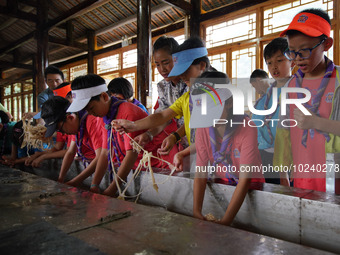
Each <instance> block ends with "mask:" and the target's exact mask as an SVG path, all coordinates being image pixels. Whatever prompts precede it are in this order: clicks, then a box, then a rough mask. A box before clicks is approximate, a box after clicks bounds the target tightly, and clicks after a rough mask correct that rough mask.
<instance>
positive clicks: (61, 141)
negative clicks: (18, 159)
mask: <svg viewBox="0 0 340 255" xmlns="http://www.w3.org/2000/svg"><path fill="white" fill-rule="evenodd" d="M53 94H54V96H60V97H63V98H66V99H67V100H68V101H70V102H72V91H71V84H70V83H68V82H63V83H62V84H60V85H59V86H58V87H57V88H55V89H54V90H53ZM34 118H38V119H40V118H41V112H39V113H38V114H37V115H36V116H34ZM68 137H69V136H68V135H67V134H62V133H61V132H57V137H56V143H55V145H54V146H53V148H52V149H50V150H44V151H37V152H35V153H34V154H33V155H31V156H30V157H27V159H26V160H25V164H26V165H27V166H28V165H32V166H33V167H39V166H40V163H41V162H42V161H43V160H46V159H52V158H63V157H64V156H65V153H66V151H67V150H66V149H64V147H65V144H67V147H68V146H69V145H70V142H71V140H70V139H71V138H70V139H68Z"/></svg>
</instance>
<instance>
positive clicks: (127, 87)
mask: <svg viewBox="0 0 340 255" xmlns="http://www.w3.org/2000/svg"><path fill="white" fill-rule="evenodd" d="M107 88H108V90H109V93H110V95H111V96H114V97H116V98H119V99H125V100H126V101H128V102H130V103H133V104H134V105H137V106H138V107H140V108H141V109H142V110H143V111H144V112H146V113H147V114H148V115H149V112H148V110H147V109H146V108H145V106H144V105H142V103H141V102H139V101H138V100H137V99H136V98H133V88H132V85H131V83H130V82H129V81H128V80H127V79H125V78H123V77H118V78H115V79H113V80H112V81H110V83H109V85H108V86H107Z"/></svg>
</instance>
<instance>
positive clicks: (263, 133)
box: [251, 87, 281, 150]
mask: <svg viewBox="0 0 340 255" xmlns="http://www.w3.org/2000/svg"><path fill="white" fill-rule="evenodd" d="M274 88H275V87H274ZM269 89H270V88H268V89H267V91H266V94H265V95H264V96H263V97H262V98H261V99H260V100H259V102H258V103H257V105H256V109H257V110H264V105H265V102H266V99H267V93H268V91H269ZM280 95H281V88H277V100H278V101H277V102H278V106H277V109H276V111H275V113H274V115H273V116H272V117H271V120H270V119H268V120H267V121H265V117H266V115H256V114H253V115H252V118H251V119H252V120H253V121H254V120H256V119H257V120H262V121H264V122H268V125H269V128H270V131H271V133H272V135H273V141H272V142H271V140H270V136H269V133H268V129H267V127H266V126H265V125H263V126H262V127H260V126H261V125H262V122H260V121H254V124H255V125H256V126H258V127H257V142H258V148H259V150H264V149H269V148H274V141H275V135H276V126H277V124H278V119H279V113H280ZM272 103H273V95H270V99H269V102H268V107H267V109H270V108H271V106H272Z"/></svg>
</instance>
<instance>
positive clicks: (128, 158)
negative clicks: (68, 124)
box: [67, 74, 169, 196]
mask: <svg viewBox="0 0 340 255" xmlns="http://www.w3.org/2000/svg"><path fill="white" fill-rule="evenodd" d="M71 87H72V94H73V102H72V104H71V106H70V107H69V108H68V110H67V111H68V112H74V111H79V110H82V109H86V110H87V111H88V113H89V114H91V115H94V116H97V117H101V118H103V121H104V123H105V128H106V129H105V128H104V123H103V124H102V137H103V138H102V139H103V140H102V141H103V150H102V153H101V156H100V160H99V161H98V165H97V167H96V170H95V174H94V177H93V180H92V184H91V190H92V191H93V192H99V187H98V186H99V183H100V181H101V179H102V178H103V176H104V174H105V171H106V169H107V163H108V160H107V155H108V150H109V151H111V148H112V151H114V154H115V155H114V156H111V155H110V157H111V158H110V165H111V163H112V162H111V160H112V161H116V162H118V164H120V166H119V169H118V173H117V174H118V176H119V177H120V179H123V180H124V179H126V177H127V176H128V174H129V172H130V171H131V169H132V168H136V167H137V166H138V163H139V160H140V159H141V156H142V155H141V154H139V155H138V153H137V152H135V151H133V147H132V145H131V144H130V138H129V137H128V136H127V134H123V135H120V134H118V133H117V132H116V131H114V129H112V130H111V126H110V123H111V121H112V120H114V119H115V118H120V119H127V120H131V121H136V120H138V119H141V118H144V117H146V116H147V114H146V113H145V112H144V111H143V110H142V109H141V108H139V107H138V106H136V105H134V104H131V103H128V102H126V101H125V100H119V99H117V98H115V97H110V96H109V95H108V94H107V93H106V92H107V86H106V84H105V80H104V79H103V78H101V77H100V76H98V75H96V74H88V75H84V76H79V77H77V78H76V79H74V81H73V82H72V85H71ZM101 123H102V122H101ZM140 133H141V132H134V133H130V134H128V135H129V136H130V137H132V138H134V137H135V136H136V135H138V134H140ZM111 138H112V139H111ZM158 147H160V144H155V143H153V142H150V143H149V144H147V145H146V146H145V149H146V150H147V151H149V152H152V154H153V155H157V148H158ZM168 161H169V160H168ZM151 165H152V166H154V167H163V168H164V166H165V165H164V163H162V162H160V161H158V160H155V159H152V160H151ZM119 182H120V180H119ZM117 185H119V183H118V184H117V183H116V182H115V181H113V182H112V183H111V185H110V186H109V187H108V188H107V189H106V190H105V191H104V192H103V194H105V195H109V196H115V194H116V191H117Z"/></svg>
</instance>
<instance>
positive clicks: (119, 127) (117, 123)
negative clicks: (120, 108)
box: [111, 119, 137, 134]
mask: <svg viewBox="0 0 340 255" xmlns="http://www.w3.org/2000/svg"><path fill="white" fill-rule="evenodd" d="M111 125H112V127H113V128H114V129H115V130H116V131H117V132H119V133H120V134H124V133H125V132H126V133H131V132H134V131H137V129H136V124H135V123H134V122H133V121H130V120H122V119H120V120H113V121H112V122H111Z"/></svg>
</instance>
